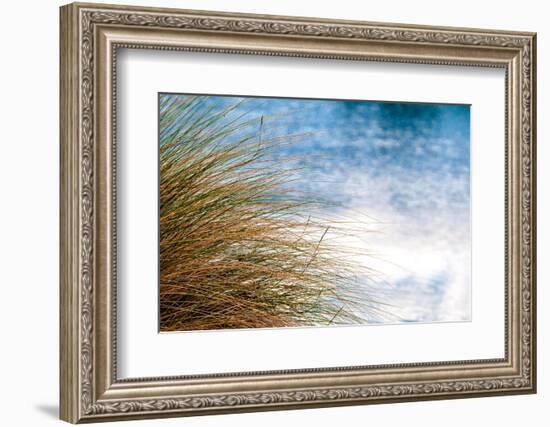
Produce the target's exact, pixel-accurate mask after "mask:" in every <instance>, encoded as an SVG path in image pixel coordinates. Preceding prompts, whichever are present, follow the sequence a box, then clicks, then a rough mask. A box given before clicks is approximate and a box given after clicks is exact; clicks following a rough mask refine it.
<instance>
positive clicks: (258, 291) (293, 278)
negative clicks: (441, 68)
mask: <svg viewBox="0 0 550 427" xmlns="http://www.w3.org/2000/svg"><path fill="white" fill-rule="evenodd" d="M158 108H159V110H158V114H159V123H158V126H159V130H158V132H159V210H160V212H159V257H160V262H159V265H160V272H159V280H160V283H159V323H160V331H161V332H174V331H194V330H211V329H237V328H279V327H313V326H316V327H327V326H333V325H370V324H378V325H379V324H398V323H433V322H458V321H469V320H470V318H471V309H470V307H471V289H470V288H471V277H470V270H471V268H470V257H471V248H470V105H463V104H442V103H437V104H436V103H412V102H395V101H392V102H389V101H386V102H384V101H370V100H338V99H303V98H279V97H250V96H228V95H225V96H219V95H208V94H185V93H159V95H158Z"/></svg>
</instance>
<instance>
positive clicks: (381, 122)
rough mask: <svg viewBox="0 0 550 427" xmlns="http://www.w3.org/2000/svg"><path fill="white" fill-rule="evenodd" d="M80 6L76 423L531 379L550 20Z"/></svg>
mask: <svg viewBox="0 0 550 427" xmlns="http://www.w3.org/2000/svg"><path fill="white" fill-rule="evenodd" d="M60 22H61V49H60V52H61V84H60V88H61V94H60V100H61V107H60V109H61V111H60V134H61V207H60V210H61V239H60V242H61V244H60V253H61V274H60V276H61V280H60V281H61V283H60V295H61V296H60V298H61V302H60V307H61V313H60V325H61V332H60V337H61V340H60V341H61V349H60V373H61V374H60V375H61V378H60V384H61V411H60V413H61V418H62V419H63V420H65V421H69V422H72V423H78V422H94V421H112V420H123V419H129V418H154V417H169V416H185V415H201V414H215V413H227V412H243V411H259V410H262V411H263V410H275V409H296V408H307V407H320V406H332V405H355V404H370V403H389V402H400V401H410V400H431V399H443V398H463V397H478V396H487V395H497V394H520V393H534V392H535V390H536V339H535V332H536V331H535V326H536V319H535V315H536V311H535V307H536V304H535V303H536V300H535V294H536V292H535V291H536V289H535V279H536V262H535V261H536V259H535V236H536V221H535V212H536V206H535V202H536V199H535V194H536V191H535V190H536V173H535V104H536V103H535V82H536V78H535V70H536V63H535V52H536V46H535V34H533V33H523V32H521V33H520V32H510V31H496V30H480V29H463V28H439V27H427V26H426V27H424V26H412V25H402V24H381V23H369V22H353V21H330V20H323V19H313V18H296V17H281V16H263V15H243V14H231V13H218V12H204V11H189V10H174V9H158V8H142V7H127V6H111V5H95V4H79V3H75V4H70V5H67V6H63V7H62V8H61V20H60Z"/></svg>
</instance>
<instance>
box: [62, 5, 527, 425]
mask: <svg viewBox="0 0 550 427" xmlns="http://www.w3.org/2000/svg"><path fill="white" fill-rule="evenodd" d="M535 42H536V37H535V34H533V33H524V32H522V33H520V32H510V31H493V30H478V29H458V28H438V27H424V26H411V25H401V24H381V23H368V22H353V21H329V20H322V19H310V18H295V17H281V16H263V15H243V14H229V13H217V12H199V11H189V10H174V9H157V8H141V7H127V6H113V5H99V4H79V3H75V4H70V5H67V6H63V7H62V8H61V38H60V43H61V48H60V51H61V81H60V109H61V112H60V135H61V177H60V178H61V204H60V210H61V219H60V229H61V239H60V242H61V243H60V258H61V261H60V262H61V265H60V349H61V351H60V384H61V396H60V402H61V405H60V406H61V411H60V414H61V419H63V420H65V421H69V422H72V423H78V422H93V421H111V420H118V419H129V418H154V417H167V416H183V415H200V414H214V413H227V412H243V411H258V410H275V409H287V408H288V409H290V408H306V407H320V406H334V405H355V404H368V403H383V402H399V401H410V400H428V399H442V398H459V397H475V396H487V395H496V394H520V393H534V392H535V390H536V340H535V328H536V318H535V290H536V289H535V280H536V264H535V249H536V242H535V236H536V223H535V220H536V218H535V215H536V206H535V201H536V198H535V195H536V182H535V180H536V171H535V81H536V78H535V51H536V45H535ZM118 47H129V48H154V49H171V50H193V51H203V52H226V53H244V54H252V55H283V56H299V57H315V58H338V59H348V60H371V61H372V60H375V61H394V62H407V63H433V64H446V65H472V66H489V67H502V68H504V69H505V71H506V76H507V79H506V90H505V93H504V94H503V95H504V96H505V97H506V105H507V117H506V144H505V150H506V176H505V177H504V179H505V185H506V212H505V213H504V214H505V216H506V227H505V228H506V229H505V230H504V232H505V236H506V254H505V257H506V272H505V277H506V283H505V287H506V290H505V292H506V307H505V312H506V316H505V317H506V321H505V323H506V324H505V330H506V334H505V335H506V340H505V341H506V342H505V357H504V358H503V359H496V360H471V361H457V362H443V363H437V362H434V363H423V364H405V365H384V366H363V367H338V368H333V369H310V370H292V371H277V372H253V373H242V374H235V375H231V374H219V375H209V376H194V377H176V378H144V379H135V380H131V381H128V380H118V379H117V375H116V358H115V356H116V335H115V333H114V331H115V328H116V324H115V323H116V322H115V320H116V293H115V292H116V287H115V283H114V282H115V280H114V279H113V278H114V277H115V275H114V273H115V269H116V259H115V257H114V256H113V251H114V248H116V233H114V220H115V214H116V212H115V211H116V209H115V205H114V197H115V187H114V178H113V177H114V170H115V159H114V154H113V146H114V135H115V134H114V130H115V126H116V116H115V109H114V105H115V104H114V103H115V102H116V96H115V91H114V89H115V87H116V84H115V83H116V74H115V72H114V70H115V68H114V65H115V64H116V52H117V48H118Z"/></svg>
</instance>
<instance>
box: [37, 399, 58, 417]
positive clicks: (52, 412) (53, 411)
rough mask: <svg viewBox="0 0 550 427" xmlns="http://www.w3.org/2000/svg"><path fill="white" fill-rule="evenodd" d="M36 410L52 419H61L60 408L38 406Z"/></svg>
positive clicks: (55, 406)
mask: <svg viewBox="0 0 550 427" xmlns="http://www.w3.org/2000/svg"><path fill="white" fill-rule="evenodd" d="M35 408H36V409H37V410H38V411H40V412H42V413H43V414H45V415H47V416H48V417H50V418H55V419H56V420H57V419H59V407H58V405H54V404H47V403H46V404H42V403H41V404H38V405H36V406H35Z"/></svg>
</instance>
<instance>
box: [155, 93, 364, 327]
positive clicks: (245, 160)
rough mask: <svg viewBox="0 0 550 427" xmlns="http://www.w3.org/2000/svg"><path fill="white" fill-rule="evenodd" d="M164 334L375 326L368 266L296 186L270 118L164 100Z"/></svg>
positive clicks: (190, 100)
mask: <svg viewBox="0 0 550 427" xmlns="http://www.w3.org/2000/svg"><path fill="white" fill-rule="evenodd" d="M160 109H161V115H160V329H161V331H184V330H205V329H225V328H261V327H283V326H314V325H329V324H352V323H365V319H363V316H362V315H360V314H358V313H365V312H366V311H367V309H368V306H369V303H370V302H371V299H370V297H369V295H365V293H364V289H362V288H361V287H360V286H358V283H357V275H358V274H364V273H365V271H361V267H360V266H357V265H355V264H354V263H353V262H351V261H347V260H346V256H345V253H344V252H342V250H341V249H339V248H338V247H336V246H334V245H332V244H330V243H329V242H328V239H326V234H327V231H328V230H330V232H331V233H334V232H335V231H336V232H338V231H337V230H335V228H336V229H337V228H338V227H337V226H336V227H334V225H333V224H328V225H327V224H323V223H319V222H318V221H314V220H312V219H311V218H310V217H308V216H307V215H306V214H304V212H310V211H311V210H314V209H317V208H318V207H319V205H320V204H322V202H320V201H319V200H315V199H313V198H311V197H306V196H305V195H303V194H300V193H299V192H297V191H296V190H294V189H293V188H292V180H293V179H294V177H295V174H294V171H292V170H291V169H285V168H281V166H280V164H281V162H280V159H279V161H278V162H275V161H273V160H270V155H271V154H272V152H273V150H274V149H275V148H276V147H277V145H278V144H281V143H285V141H284V140H283V141H281V140H277V139H268V138H264V137H263V134H264V131H263V127H264V120H263V117H262V118H261V119H257V118H255V119H253V120H249V119H248V118H247V117H243V116H239V115H237V113H236V111H237V109H236V105H234V106H230V107H225V108H214V107H212V105H211V103H208V102H205V97H200V96H183V95H178V96H166V95H165V96H162V97H161V104H160Z"/></svg>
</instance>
